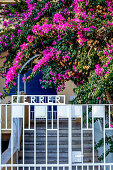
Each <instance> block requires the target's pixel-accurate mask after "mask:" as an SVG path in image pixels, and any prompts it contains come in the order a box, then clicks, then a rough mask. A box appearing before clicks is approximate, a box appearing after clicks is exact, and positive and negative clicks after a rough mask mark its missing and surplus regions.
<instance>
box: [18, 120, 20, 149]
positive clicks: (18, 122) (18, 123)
mask: <svg viewBox="0 0 113 170" xmlns="http://www.w3.org/2000/svg"><path fill="white" fill-rule="evenodd" d="M18 150H19V151H20V119H19V118H18Z"/></svg>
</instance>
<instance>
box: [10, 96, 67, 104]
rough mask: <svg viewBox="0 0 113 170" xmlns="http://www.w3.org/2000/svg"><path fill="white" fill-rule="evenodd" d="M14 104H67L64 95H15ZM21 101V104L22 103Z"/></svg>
mask: <svg viewBox="0 0 113 170" xmlns="http://www.w3.org/2000/svg"><path fill="white" fill-rule="evenodd" d="M12 97H13V99H12V103H16V104H18V103H25V104H50V105H52V104H57V105H59V104H65V96H64V95H53V96H51V95H44V96H41V95H36V96H35V95H31V96H30V95H13V96H12ZM20 101H21V102H20Z"/></svg>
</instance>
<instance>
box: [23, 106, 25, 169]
mask: <svg viewBox="0 0 113 170" xmlns="http://www.w3.org/2000/svg"><path fill="white" fill-rule="evenodd" d="M24 130H25V105H24V109H23V165H24V156H25V148H24V134H25V133H24ZM23 170H24V166H23Z"/></svg>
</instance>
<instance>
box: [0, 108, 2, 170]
mask: <svg viewBox="0 0 113 170" xmlns="http://www.w3.org/2000/svg"><path fill="white" fill-rule="evenodd" d="M1 130H2V105H0V165H1V156H2V135H1ZM0 168H1V167H0ZM1 169H2V168H1Z"/></svg>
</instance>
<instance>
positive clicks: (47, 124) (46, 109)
mask: <svg viewBox="0 0 113 170" xmlns="http://www.w3.org/2000/svg"><path fill="white" fill-rule="evenodd" d="M47 111H48V108H47V106H46V170H47V160H48V159H47V156H48V154H47V132H48V131H47V128H48V127H47V126H48V112H47Z"/></svg>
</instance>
